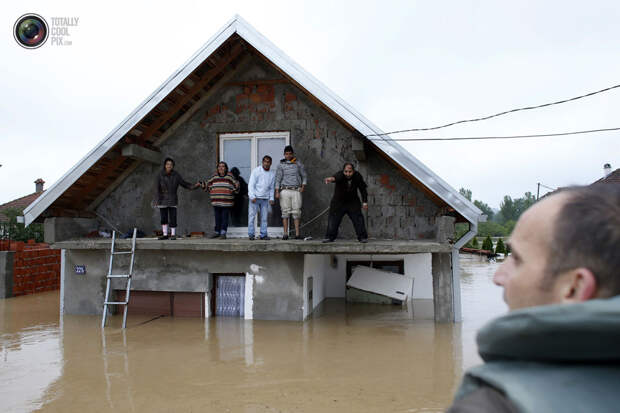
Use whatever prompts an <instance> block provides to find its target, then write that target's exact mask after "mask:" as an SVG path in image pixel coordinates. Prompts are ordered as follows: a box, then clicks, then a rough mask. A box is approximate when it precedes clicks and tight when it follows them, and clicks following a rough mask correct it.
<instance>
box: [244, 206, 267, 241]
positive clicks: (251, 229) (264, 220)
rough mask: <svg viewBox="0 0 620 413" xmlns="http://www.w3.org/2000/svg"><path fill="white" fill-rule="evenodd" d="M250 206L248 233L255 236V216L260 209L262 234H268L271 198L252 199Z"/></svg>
mask: <svg viewBox="0 0 620 413" xmlns="http://www.w3.org/2000/svg"><path fill="white" fill-rule="evenodd" d="M249 205H250V207H249V208H248V235H249V236H250V237H253V236H254V218H255V217H256V213H257V212H258V210H259V209H260V236H261V237H266V236H267V215H268V214H269V200H268V199H260V198H256V202H252V200H250V203H249Z"/></svg>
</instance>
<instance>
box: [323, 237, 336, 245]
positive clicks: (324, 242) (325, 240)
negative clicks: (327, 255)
mask: <svg viewBox="0 0 620 413" xmlns="http://www.w3.org/2000/svg"><path fill="white" fill-rule="evenodd" d="M321 242H322V243H323V244H327V243H328V242H334V240H333V239H331V238H325V239H324V240H323V241H321Z"/></svg>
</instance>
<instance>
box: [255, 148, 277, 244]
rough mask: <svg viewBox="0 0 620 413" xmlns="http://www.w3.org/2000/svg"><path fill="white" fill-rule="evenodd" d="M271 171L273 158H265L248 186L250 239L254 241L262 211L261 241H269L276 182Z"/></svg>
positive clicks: (267, 156)
mask: <svg viewBox="0 0 620 413" xmlns="http://www.w3.org/2000/svg"><path fill="white" fill-rule="evenodd" d="M270 169H271V156H269V155H265V156H263V161H262V165H261V166H257V167H256V168H254V170H253V171H252V174H251V175H250V183H249V184H248V197H249V199H250V207H249V208H248V238H249V239H250V241H252V240H254V219H255V218H256V213H257V211H258V210H260V239H262V240H269V235H268V234H267V216H268V214H269V205H273V191H274V185H275V180H276V175H275V173H274V172H273V171H272V170H270Z"/></svg>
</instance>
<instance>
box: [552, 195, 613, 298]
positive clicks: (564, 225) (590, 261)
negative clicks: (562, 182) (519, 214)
mask: <svg viewBox="0 0 620 413" xmlns="http://www.w3.org/2000/svg"><path fill="white" fill-rule="evenodd" d="M558 194H563V195H564V196H566V200H565V201H564V204H563V205H562V206H561V207H560V211H559V212H558V215H557V217H556V220H555V223H554V226H553V234H552V236H551V245H550V246H549V257H548V260H547V273H548V274H550V276H551V277H553V276H556V275H559V274H561V273H563V272H565V271H568V270H571V269H574V268H578V267H585V268H588V269H589V270H590V271H592V273H593V274H594V277H595V278H596V282H597V287H598V295H599V296H600V297H611V296H614V295H619V294H620V273H618V271H619V269H620V187H618V186H617V185H610V184H594V185H590V186H575V187H568V188H564V189H562V190H560V191H559V192H558Z"/></svg>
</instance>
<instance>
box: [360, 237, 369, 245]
mask: <svg viewBox="0 0 620 413" xmlns="http://www.w3.org/2000/svg"><path fill="white" fill-rule="evenodd" d="M359 242H361V243H362V244H367V243H368V238H360V239H359Z"/></svg>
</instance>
